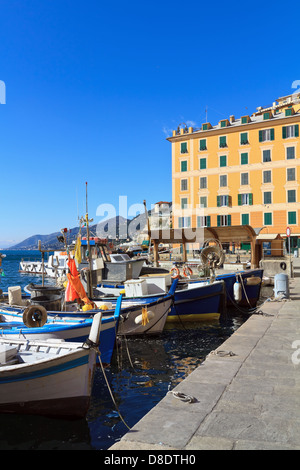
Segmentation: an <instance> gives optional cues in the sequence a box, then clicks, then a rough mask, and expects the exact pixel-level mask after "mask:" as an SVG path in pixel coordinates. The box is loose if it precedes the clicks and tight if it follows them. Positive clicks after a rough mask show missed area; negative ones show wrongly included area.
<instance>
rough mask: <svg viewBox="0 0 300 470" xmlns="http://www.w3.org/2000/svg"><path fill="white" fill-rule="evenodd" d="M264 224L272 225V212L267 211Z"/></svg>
mask: <svg viewBox="0 0 300 470" xmlns="http://www.w3.org/2000/svg"><path fill="white" fill-rule="evenodd" d="M264 225H272V213H271V212H266V213H265V214H264Z"/></svg>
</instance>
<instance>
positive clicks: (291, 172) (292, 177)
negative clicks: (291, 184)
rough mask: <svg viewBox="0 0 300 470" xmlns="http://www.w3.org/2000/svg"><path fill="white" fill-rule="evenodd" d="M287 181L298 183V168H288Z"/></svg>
mask: <svg viewBox="0 0 300 470" xmlns="http://www.w3.org/2000/svg"><path fill="white" fill-rule="evenodd" d="M286 180H287V181H296V168H287V170H286Z"/></svg>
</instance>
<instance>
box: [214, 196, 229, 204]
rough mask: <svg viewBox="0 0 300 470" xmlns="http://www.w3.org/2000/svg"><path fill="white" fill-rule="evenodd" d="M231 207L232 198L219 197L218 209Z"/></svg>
mask: <svg viewBox="0 0 300 470" xmlns="http://www.w3.org/2000/svg"><path fill="white" fill-rule="evenodd" d="M229 205H230V196H228V195H226V196H223V195H222V196H217V207H222V206H229Z"/></svg>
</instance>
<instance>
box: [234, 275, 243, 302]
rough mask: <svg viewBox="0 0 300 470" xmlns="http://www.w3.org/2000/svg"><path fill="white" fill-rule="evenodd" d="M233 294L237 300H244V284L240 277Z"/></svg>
mask: <svg viewBox="0 0 300 470" xmlns="http://www.w3.org/2000/svg"><path fill="white" fill-rule="evenodd" d="M233 296H234V300H235V301H236V302H240V301H241V300H242V286H241V283H240V281H239V280H238V279H237V280H236V282H235V283H234V284H233Z"/></svg>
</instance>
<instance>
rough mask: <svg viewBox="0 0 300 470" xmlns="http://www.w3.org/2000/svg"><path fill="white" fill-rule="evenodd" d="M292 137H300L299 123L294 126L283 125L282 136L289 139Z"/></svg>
mask: <svg viewBox="0 0 300 470" xmlns="http://www.w3.org/2000/svg"><path fill="white" fill-rule="evenodd" d="M291 137H299V125H298V124H295V125H294V126H283V128H282V138H283V139H289V138H291Z"/></svg>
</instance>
